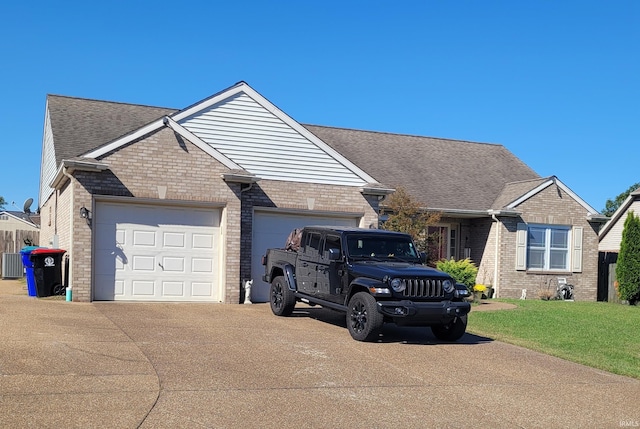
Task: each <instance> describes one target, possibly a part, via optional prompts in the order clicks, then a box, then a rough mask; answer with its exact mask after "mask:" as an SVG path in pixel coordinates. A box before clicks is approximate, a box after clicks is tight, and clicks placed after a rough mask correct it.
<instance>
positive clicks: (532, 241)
mask: <svg viewBox="0 0 640 429" xmlns="http://www.w3.org/2000/svg"><path fill="white" fill-rule="evenodd" d="M544 245H545V230H544V229H543V228H529V246H533V247H544Z"/></svg>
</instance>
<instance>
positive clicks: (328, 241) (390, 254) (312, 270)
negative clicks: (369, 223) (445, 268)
mask: <svg viewBox="0 0 640 429" xmlns="http://www.w3.org/2000/svg"><path fill="white" fill-rule="evenodd" d="M424 261H425V254H424V253H420V252H418V251H417V249H416V247H415V245H414V243H413V240H412V239H411V236H409V235H408V234H403V233H399V232H392V231H384V230H378V229H362V228H343V227H330V226H310V227H305V228H304V229H302V230H295V231H294V232H292V233H291V235H290V236H289V238H288V239H287V245H286V248H285V249H268V250H267V253H266V255H265V256H264V257H263V258H262V263H263V265H264V266H265V274H264V276H263V280H264V281H265V282H267V283H270V284H271V290H270V304H271V310H272V311H273V313H274V314H275V315H277V316H288V315H290V314H291V313H292V312H293V309H294V307H295V304H296V302H297V301H301V302H304V303H307V304H310V305H321V306H323V307H327V308H331V309H334V310H338V311H342V312H344V313H346V322H347V327H348V328H349V333H350V334H351V336H352V337H353V338H354V339H355V340H358V341H372V340H374V339H376V338H377V337H378V335H379V333H380V331H381V329H382V325H383V323H384V322H394V323H396V324H397V325H406V326H429V327H430V328H431V331H432V332H433V334H434V335H435V337H436V338H438V339H439V340H443V341H456V340H458V339H459V338H460V337H462V336H463V335H464V332H465V330H466V328H467V314H468V313H469V311H470V309H471V307H470V304H469V303H468V302H466V301H465V300H464V298H465V297H466V296H468V294H469V292H468V291H467V289H466V287H465V286H464V285H457V284H456V282H455V281H454V280H453V279H452V278H451V277H450V276H449V275H448V274H446V273H443V272H441V271H438V270H435V269H433V268H429V267H427V266H425V265H423V263H424Z"/></svg>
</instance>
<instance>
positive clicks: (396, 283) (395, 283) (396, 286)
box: [390, 278, 407, 292]
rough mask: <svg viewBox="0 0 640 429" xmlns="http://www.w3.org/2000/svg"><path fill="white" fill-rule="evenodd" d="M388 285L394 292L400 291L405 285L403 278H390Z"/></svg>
mask: <svg viewBox="0 0 640 429" xmlns="http://www.w3.org/2000/svg"><path fill="white" fill-rule="evenodd" d="M390 285H391V288H392V289H393V290H394V291H396V292H402V291H403V290H404V289H405V288H406V287H407V285H406V284H405V282H404V280H402V279H398V278H395V279H392V280H391V283H390Z"/></svg>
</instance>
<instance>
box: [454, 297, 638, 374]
mask: <svg viewBox="0 0 640 429" xmlns="http://www.w3.org/2000/svg"><path fill="white" fill-rule="evenodd" d="M501 301H504V302H509V303H512V304H515V305H516V306H517V307H518V308H517V309H514V310H499V311H476V312H471V314H470V315H469V323H468V326H467V331H468V332H470V333H473V334H477V335H482V336H485V337H488V338H492V339H495V340H499V341H504V342H506V343H511V344H516V345H518V346H522V347H526V348H529V349H532V350H537V351H541V352H543V353H547V354H550V355H553V356H558V357H560V358H563V359H567V360H570V361H573V362H578V363H581V364H584V365H588V366H591V367H594V368H599V369H602V370H605V371H609V372H612V373H615V374H621V375H626V376H629V377H635V378H640V306H635V307H634V306H628V305H620V304H609V303H604V302H570V301H542V300H501Z"/></svg>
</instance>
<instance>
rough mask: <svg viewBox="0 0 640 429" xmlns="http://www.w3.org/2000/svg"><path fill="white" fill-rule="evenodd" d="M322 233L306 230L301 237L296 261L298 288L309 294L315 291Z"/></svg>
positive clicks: (313, 293)
mask: <svg viewBox="0 0 640 429" xmlns="http://www.w3.org/2000/svg"><path fill="white" fill-rule="evenodd" d="M321 239H322V235H321V234H320V233H319V232H307V233H305V235H304V237H302V246H301V247H300V251H299V254H298V262H297V263H296V279H297V282H298V290H300V292H304V293H306V294H309V295H315V294H316V292H317V283H316V276H317V273H318V259H319V258H320V245H321V243H322V240H321Z"/></svg>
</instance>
